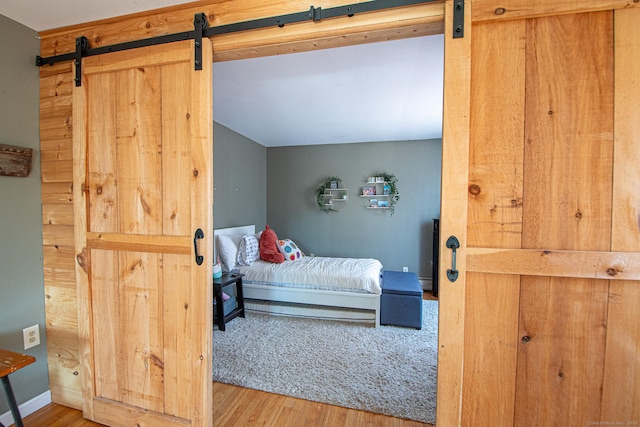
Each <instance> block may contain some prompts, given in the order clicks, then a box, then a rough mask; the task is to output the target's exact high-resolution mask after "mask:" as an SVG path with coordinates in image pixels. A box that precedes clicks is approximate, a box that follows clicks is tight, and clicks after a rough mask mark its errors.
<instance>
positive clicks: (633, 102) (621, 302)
mask: <svg viewBox="0 0 640 427" xmlns="http://www.w3.org/2000/svg"><path fill="white" fill-rule="evenodd" d="M638 22H640V9H626V10H618V11H616V12H615V118H614V121H615V140H614V165H615V166H614V170H613V219H612V221H613V234H612V236H611V250H614V251H623V252H627V253H628V252H635V253H638V252H640V167H638V165H640V109H639V108H638V100H639V99H640V77H639V76H638V70H639V69H640V29H639V28H638ZM636 265H637V263H636ZM638 307H640V282H638V281H611V285H610V291H609V316H608V320H607V353H606V364H605V371H604V386H603V402H602V417H601V419H602V420H603V421H605V420H608V421H611V422H614V421H619V422H625V421H626V422H633V421H639V420H640V357H639V356H638V355H639V354H640V322H638ZM629 355H635V357H629Z"/></svg>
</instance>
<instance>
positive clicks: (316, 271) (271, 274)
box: [236, 257, 382, 295]
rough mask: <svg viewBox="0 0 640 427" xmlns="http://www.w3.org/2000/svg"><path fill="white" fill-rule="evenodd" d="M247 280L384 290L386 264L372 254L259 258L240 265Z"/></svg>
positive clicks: (295, 285)
mask: <svg viewBox="0 0 640 427" xmlns="http://www.w3.org/2000/svg"><path fill="white" fill-rule="evenodd" d="M236 270H237V272H238V273H241V274H244V278H243V282H245V283H256V284H268V285H274V286H287V287H303V288H311V289H331V290H342V291H349V292H366V293H371V294H375V295H380V294H381V293H382V288H381V287H380V273H381V270H382V264H381V263H380V261H378V260H377V259H371V258H328V257H303V258H300V259H299V260H296V261H285V262H283V263H280V264H274V263H271V262H267V261H262V260H258V261H256V262H254V263H253V265H251V266H238V267H236Z"/></svg>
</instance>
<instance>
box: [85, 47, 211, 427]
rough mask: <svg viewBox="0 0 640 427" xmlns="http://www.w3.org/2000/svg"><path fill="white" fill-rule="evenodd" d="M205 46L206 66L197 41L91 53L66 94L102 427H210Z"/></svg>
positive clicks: (90, 360) (88, 412) (88, 364)
mask: <svg viewBox="0 0 640 427" xmlns="http://www.w3.org/2000/svg"><path fill="white" fill-rule="evenodd" d="M203 45H204V46H203V68H204V69H203V70H202V71H195V70H194V59H193V50H194V47H193V41H184V42H179V43H172V44H168V45H159V46H153V47H149V48H143V49H136V50H131V51H123V52H118V53H114V54H108V55H103V56H96V57H90V58H87V59H85V60H83V75H82V86H80V87H77V88H76V89H75V90H74V109H75V110H74V119H75V123H74V129H75V132H74V162H75V163H74V216H75V241H76V254H77V260H78V262H77V266H76V276H77V278H78V283H79V287H78V298H79V306H80V308H79V318H80V331H79V336H80V338H81V355H82V374H83V376H82V379H83V394H84V402H83V411H84V414H85V416H86V417H87V418H90V419H92V420H94V421H98V422H100V423H103V424H107V425H125V424H129V423H134V424H136V425H139V426H144V425H147V426H152V425H153V426H156V425H189V426H210V425H212V406H211V402H212V380H211V364H212V360H211V334H212V323H211V318H212V307H211V301H212V289H211V283H210V278H211V266H212V262H211V259H212V241H213V240H212V238H213V233H212V231H213V230H212V225H213V217H212V211H211V206H212V200H211V199H212V197H213V192H212V184H213V183H212V181H213V170H212V161H213V159H212V156H213V145H212V144H213V141H212V128H213V122H212V97H211V80H212V75H211V72H212V70H211V64H212V58H211V46H210V42H209V40H207V39H205V40H203ZM198 228H200V229H202V230H203V231H204V235H205V239H203V240H202V241H201V242H200V244H199V245H198V246H199V250H200V255H202V256H203V257H204V259H205V262H204V263H203V264H202V265H197V264H196V262H195V248H194V243H193V242H194V233H195V231H196V229H198Z"/></svg>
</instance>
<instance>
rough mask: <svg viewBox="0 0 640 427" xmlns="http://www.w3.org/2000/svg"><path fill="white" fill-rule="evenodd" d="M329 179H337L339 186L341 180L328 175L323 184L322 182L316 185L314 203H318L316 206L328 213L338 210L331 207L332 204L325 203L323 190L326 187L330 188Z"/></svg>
mask: <svg viewBox="0 0 640 427" xmlns="http://www.w3.org/2000/svg"><path fill="white" fill-rule="evenodd" d="M331 181H338V187H340V183H341V182H342V180H341V179H340V178H339V177H337V176H332V177H329V178H327V179H325V180H324V184H322V185H321V186H320V187H318V189H317V190H316V203H317V204H318V207H319V208H320V210H321V211H322V212H324V213H329V212H338V210H337V209H334V208H333V205H329V204H327V203H326V196H327V195H326V193H325V190H326V189H328V188H329V189H330V188H331Z"/></svg>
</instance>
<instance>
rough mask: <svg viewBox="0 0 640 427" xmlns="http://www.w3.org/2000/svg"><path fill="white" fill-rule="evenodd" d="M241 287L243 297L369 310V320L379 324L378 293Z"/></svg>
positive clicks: (265, 286)
mask: <svg viewBox="0 0 640 427" xmlns="http://www.w3.org/2000/svg"><path fill="white" fill-rule="evenodd" d="M242 288H243V293H244V295H243V296H244V298H245V299H254V300H266V301H279V302H287V303H297V304H309V305H316V306H318V305H320V306H328V307H341V308H357V309H363V310H370V311H371V312H372V316H371V322H372V323H373V324H374V325H375V327H378V326H380V295H374V294H366V293H354V292H342V291H327V290H320V289H306V288H287V287H278V286H268V285H257V284H253V283H243V285H242Z"/></svg>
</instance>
